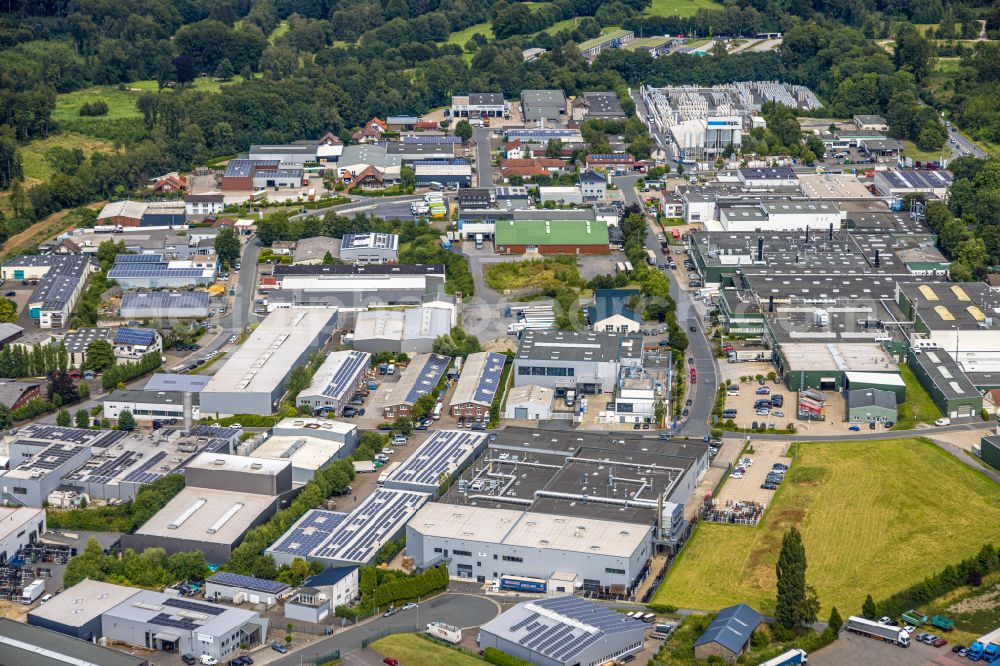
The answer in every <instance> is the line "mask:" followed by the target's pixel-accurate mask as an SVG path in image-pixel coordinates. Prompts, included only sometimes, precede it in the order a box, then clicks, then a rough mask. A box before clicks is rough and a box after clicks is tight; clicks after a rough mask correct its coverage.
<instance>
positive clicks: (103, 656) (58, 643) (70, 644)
mask: <svg viewBox="0 0 1000 666" xmlns="http://www.w3.org/2000/svg"><path fill="white" fill-rule="evenodd" d="M0 663H4V664H17V665H18V666H22V665H23V666H65V664H100V666H149V660H148V659H146V658H145V657H141V656H138V655H134V654H126V653H124V652H119V651H118V650H112V649H110V648H106V647H103V646H101V645H94V644H93V643H89V642H86V641H79V640H75V639H73V638H69V637H67V636H62V635H60V634H57V633H55V632H53V631H49V630H47V629H43V628H42V627H36V626H31V624H23V623H21V622H15V621H14V620H8V619H7V618H0Z"/></svg>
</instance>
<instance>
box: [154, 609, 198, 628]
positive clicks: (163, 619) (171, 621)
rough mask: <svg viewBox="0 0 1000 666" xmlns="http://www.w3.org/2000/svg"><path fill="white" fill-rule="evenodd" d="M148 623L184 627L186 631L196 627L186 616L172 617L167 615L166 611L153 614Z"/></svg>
mask: <svg viewBox="0 0 1000 666" xmlns="http://www.w3.org/2000/svg"><path fill="white" fill-rule="evenodd" d="M149 623H150V624H156V625H159V626H161V627H174V628H176V629H185V630H187V631H194V630H195V629H197V628H198V625H197V624H195V623H194V622H193V621H192V620H189V619H188V618H186V617H182V618H174V617H171V616H170V615H168V614H167V613H159V614H157V615H155V616H153V617H152V618H150V620H149Z"/></svg>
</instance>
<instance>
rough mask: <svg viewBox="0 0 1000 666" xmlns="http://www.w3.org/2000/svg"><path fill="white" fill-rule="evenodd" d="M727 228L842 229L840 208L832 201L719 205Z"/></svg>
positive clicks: (733, 229) (735, 229)
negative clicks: (832, 226) (832, 227)
mask: <svg viewBox="0 0 1000 666" xmlns="http://www.w3.org/2000/svg"><path fill="white" fill-rule="evenodd" d="M719 222H720V223H721V225H722V229H723V230H724V231H736V232H753V231H766V232H774V231H802V230H805V229H807V228H808V229H819V230H823V231H826V230H827V229H829V227H830V225H831V224H832V225H834V228H835V229H839V228H840V225H841V213H840V210H839V209H838V208H837V207H836V206H834V205H833V204H832V203H830V202H828V201H767V202H764V203H761V204H758V205H747V206H731V207H729V206H727V207H720V209H719Z"/></svg>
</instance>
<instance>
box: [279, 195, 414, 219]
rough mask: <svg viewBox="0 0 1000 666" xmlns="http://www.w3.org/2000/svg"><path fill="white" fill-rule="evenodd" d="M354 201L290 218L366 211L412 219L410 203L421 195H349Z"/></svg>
mask: <svg viewBox="0 0 1000 666" xmlns="http://www.w3.org/2000/svg"><path fill="white" fill-rule="evenodd" d="M349 196H350V197H351V199H352V201H350V202H348V203H343V204H337V205H336V206H329V207H327V208H317V209H316V210H310V211H307V212H305V213H299V214H298V215H292V216H291V217H290V218H289V219H291V220H299V219H303V218H306V217H323V216H324V215H326V214H327V213H331V212H333V213H337V214H338V215H347V216H350V215H354V214H356V213H364V214H365V215H374V216H375V217H381V218H384V219H386V220H391V219H393V218H399V219H401V220H412V219H413V214H412V213H411V212H410V203H411V202H413V201H420V200H421V197H420V196H418V195H415V194H404V195H400V196H396V197H358V196H354V195H349Z"/></svg>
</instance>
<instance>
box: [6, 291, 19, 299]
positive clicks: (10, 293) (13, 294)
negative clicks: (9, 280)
mask: <svg viewBox="0 0 1000 666" xmlns="http://www.w3.org/2000/svg"><path fill="white" fill-rule="evenodd" d="M11 296H17V292H16V291H8V292H7V298H10V297H11Z"/></svg>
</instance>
